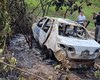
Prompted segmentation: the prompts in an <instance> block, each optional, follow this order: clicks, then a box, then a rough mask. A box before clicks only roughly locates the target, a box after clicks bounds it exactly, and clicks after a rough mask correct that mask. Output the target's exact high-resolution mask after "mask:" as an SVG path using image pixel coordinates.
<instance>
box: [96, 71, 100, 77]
mask: <svg viewBox="0 0 100 80" xmlns="http://www.w3.org/2000/svg"><path fill="white" fill-rule="evenodd" d="M95 77H96V78H98V79H100V70H97V71H96V72H95Z"/></svg>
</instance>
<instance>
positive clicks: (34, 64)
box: [10, 34, 100, 80]
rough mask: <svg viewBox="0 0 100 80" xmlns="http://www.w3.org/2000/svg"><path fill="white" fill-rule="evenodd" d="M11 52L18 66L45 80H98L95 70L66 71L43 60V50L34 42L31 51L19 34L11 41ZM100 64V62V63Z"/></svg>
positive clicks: (31, 78)
mask: <svg viewBox="0 0 100 80" xmlns="http://www.w3.org/2000/svg"><path fill="white" fill-rule="evenodd" d="M10 50H11V51H12V52H13V53H14V56H15V57H16V58H17V62H18V63H17V66H19V67H20V68H22V69H24V70H27V71H29V72H32V73H34V74H36V75H38V76H40V77H42V78H44V79H45V80H64V78H65V77H66V76H67V78H68V79H66V80H96V79H95V77H94V70H88V71H84V70H78V71H76V70H75V71H69V72H67V71H65V70H62V68H60V65H59V64H58V63H56V62H53V61H52V60H48V59H47V60H43V57H42V55H41V54H40V52H41V48H40V47H39V45H38V44H37V43H36V42H35V41H33V48H32V49H29V47H28V45H27V43H26V41H25V38H24V36H23V35H21V34H18V35H16V36H14V37H13V38H12V40H11V41H10ZM99 62H100V61H99ZM25 75H27V80H41V79H37V78H36V77H35V76H31V75H29V74H25Z"/></svg>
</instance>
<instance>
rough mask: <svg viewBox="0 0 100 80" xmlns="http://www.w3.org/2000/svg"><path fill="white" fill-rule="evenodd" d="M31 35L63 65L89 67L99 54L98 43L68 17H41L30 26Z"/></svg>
mask: <svg viewBox="0 0 100 80" xmlns="http://www.w3.org/2000/svg"><path fill="white" fill-rule="evenodd" d="M32 31H33V36H34V38H35V40H36V41H38V42H39V44H40V45H41V47H42V48H43V51H44V52H45V51H48V53H47V54H53V55H54V56H55V58H56V59H57V60H58V61H60V62H62V64H64V65H65V66H67V65H70V67H72V68H77V67H79V68H80V67H89V66H91V65H93V64H94V62H95V59H96V58H97V57H98V56H99V55H100V45H99V44H98V43H97V42H96V41H95V40H94V39H92V38H91V36H90V34H89V33H88V31H87V29H85V28H84V26H82V25H80V24H78V23H76V22H74V21H71V20H69V19H63V18H54V17H43V18H41V19H40V20H39V21H38V22H37V23H34V24H33V26H32Z"/></svg>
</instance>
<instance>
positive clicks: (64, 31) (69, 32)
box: [58, 23, 88, 38]
mask: <svg viewBox="0 0 100 80" xmlns="http://www.w3.org/2000/svg"><path fill="white" fill-rule="evenodd" d="M58 28H59V35H61V36H66V37H77V38H87V36H88V34H87V32H86V30H85V29H84V28H83V27H79V26H72V25H67V24H65V23H59V26H58Z"/></svg>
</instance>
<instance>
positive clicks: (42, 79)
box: [0, 61, 46, 80]
mask: <svg viewBox="0 0 100 80" xmlns="http://www.w3.org/2000/svg"><path fill="white" fill-rule="evenodd" d="M0 63H2V64H4V65H7V66H9V67H12V68H15V69H17V70H19V71H21V72H24V73H28V74H30V75H33V76H36V77H37V78H39V79H41V80H46V79H44V78H42V77H40V76H38V75H36V74H34V73H32V72H29V71H25V70H23V69H21V68H18V67H15V66H13V65H11V64H8V63H6V62H2V61H0Z"/></svg>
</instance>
